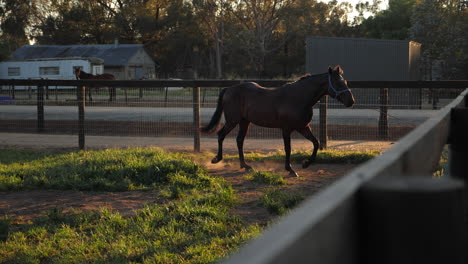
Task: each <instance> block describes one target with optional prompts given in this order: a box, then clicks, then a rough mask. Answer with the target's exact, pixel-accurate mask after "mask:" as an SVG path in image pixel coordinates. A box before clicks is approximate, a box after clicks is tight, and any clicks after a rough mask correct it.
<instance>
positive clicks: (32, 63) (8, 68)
mask: <svg viewBox="0 0 468 264" xmlns="http://www.w3.org/2000/svg"><path fill="white" fill-rule="evenodd" d="M103 63H104V61H103V60H102V59H99V58H93V57H89V58H81V57H63V58H40V59H29V60H11V61H4V62H0V79H65V80H67V79H76V76H75V69H76V68H81V69H83V70H84V71H86V72H91V73H93V74H102V72H103ZM15 88H16V89H25V88H26V87H23V86H17V87H15Z"/></svg>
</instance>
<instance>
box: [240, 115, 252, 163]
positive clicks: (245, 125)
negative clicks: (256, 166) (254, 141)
mask: <svg viewBox="0 0 468 264" xmlns="http://www.w3.org/2000/svg"><path fill="white" fill-rule="evenodd" d="M249 125H250V122H249V121H247V120H245V119H242V120H241V121H240V123H239V133H238V134H237V139H236V141H237V149H238V150H239V161H240V167H241V168H243V169H246V170H251V169H252V167H250V166H249V165H247V163H245V160H244V139H245V136H246V135H247V131H248V130H249Z"/></svg>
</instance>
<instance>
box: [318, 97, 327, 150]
mask: <svg viewBox="0 0 468 264" xmlns="http://www.w3.org/2000/svg"><path fill="white" fill-rule="evenodd" d="M327 107H328V96H323V97H322V99H320V102H319V141H320V150H323V149H326V148H327V141H328V129H327Z"/></svg>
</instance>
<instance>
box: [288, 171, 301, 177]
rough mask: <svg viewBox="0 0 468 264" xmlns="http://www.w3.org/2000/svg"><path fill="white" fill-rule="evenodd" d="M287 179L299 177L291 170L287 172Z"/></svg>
mask: <svg viewBox="0 0 468 264" xmlns="http://www.w3.org/2000/svg"><path fill="white" fill-rule="evenodd" d="M289 177H299V175H298V174H297V173H296V172H295V171H293V170H291V171H290V172H289Z"/></svg>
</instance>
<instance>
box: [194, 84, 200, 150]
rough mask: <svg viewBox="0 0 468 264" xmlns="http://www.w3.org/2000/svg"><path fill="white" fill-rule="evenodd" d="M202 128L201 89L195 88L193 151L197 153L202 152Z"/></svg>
mask: <svg viewBox="0 0 468 264" xmlns="http://www.w3.org/2000/svg"><path fill="white" fill-rule="evenodd" d="M200 126H201V119H200V87H193V128H194V129H193V130H194V136H193V150H194V151H195V152H200V138H201V132H200Z"/></svg>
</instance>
